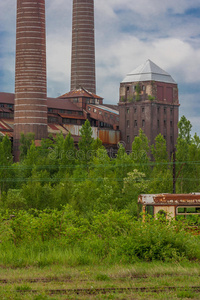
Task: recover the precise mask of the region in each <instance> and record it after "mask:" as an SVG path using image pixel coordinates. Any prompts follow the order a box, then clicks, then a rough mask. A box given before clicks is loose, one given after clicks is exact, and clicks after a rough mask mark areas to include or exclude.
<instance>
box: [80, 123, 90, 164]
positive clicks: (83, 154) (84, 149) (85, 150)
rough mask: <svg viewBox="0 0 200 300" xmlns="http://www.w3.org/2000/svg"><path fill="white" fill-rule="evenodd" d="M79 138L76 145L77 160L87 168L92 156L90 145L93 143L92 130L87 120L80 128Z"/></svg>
mask: <svg viewBox="0 0 200 300" xmlns="http://www.w3.org/2000/svg"><path fill="white" fill-rule="evenodd" d="M80 137H81V138H80V140H79V143H78V147H79V152H78V159H79V161H80V163H81V164H86V166H87V164H88V163H89V161H90V159H91V157H92V156H93V149H92V145H93V142H94V139H93V137H92V128H91V126H90V122H89V121H88V120H86V121H85V123H84V124H83V126H82V128H81V129H80Z"/></svg>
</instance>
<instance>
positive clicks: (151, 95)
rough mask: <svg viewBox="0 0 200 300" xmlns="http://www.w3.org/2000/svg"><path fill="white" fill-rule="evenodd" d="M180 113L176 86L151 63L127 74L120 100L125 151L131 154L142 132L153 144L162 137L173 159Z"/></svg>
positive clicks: (148, 61)
mask: <svg viewBox="0 0 200 300" xmlns="http://www.w3.org/2000/svg"><path fill="white" fill-rule="evenodd" d="M178 110H179V99H178V85H177V83H176V82H175V81H174V79H173V78H172V77H171V75H170V74H168V73H167V72H166V71H164V70H163V69H161V68H160V67H159V66H157V65H156V64H155V63H153V62H152V61H151V60H147V61H146V62H145V63H144V64H142V65H140V66H139V67H137V68H136V69H135V70H133V71H132V72H130V73H129V74H127V76H126V77H125V78H124V79H123V80H122V82H121V83H120V99H119V111H120V123H119V128H120V131H121V139H122V140H123V141H124V142H125V144H126V149H127V150H131V145H132V142H133V141H134V138H135V137H136V136H137V135H138V133H139V129H140V128H141V129H142V130H143V132H144V133H145V134H146V136H147V137H148V139H149V141H150V144H153V143H154V141H155V137H156V136H157V135H158V134H159V133H161V134H162V135H163V136H164V138H165V139H166V143H167V151H168V153H169V156H170V155H171V153H172V151H173V148H174V146H175V144H176V139H177V137H178V126H177V124H178Z"/></svg>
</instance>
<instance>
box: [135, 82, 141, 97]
mask: <svg viewBox="0 0 200 300" xmlns="http://www.w3.org/2000/svg"><path fill="white" fill-rule="evenodd" d="M135 91H136V97H135V100H136V101H139V100H140V94H141V86H140V84H139V83H137V85H136V86H135Z"/></svg>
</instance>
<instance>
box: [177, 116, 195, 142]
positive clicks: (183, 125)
mask: <svg viewBox="0 0 200 300" xmlns="http://www.w3.org/2000/svg"><path fill="white" fill-rule="evenodd" d="M178 129H179V137H178V138H179V139H183V140H185V141H186V142H187V143H190V142H191V129H192V124H191V123H190V121H189V120H187V119H186V117H185V116H182V117H181V119H180V121H179V122H178Z"/></svg>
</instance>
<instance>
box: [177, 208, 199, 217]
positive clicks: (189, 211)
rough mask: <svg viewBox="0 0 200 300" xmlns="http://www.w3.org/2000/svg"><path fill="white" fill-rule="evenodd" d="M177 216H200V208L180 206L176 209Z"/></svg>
mask: <svg viewBox="0 0 200 300" xmlns="http://www.w3.org/2000/svg"><path fill="white" fill-rule="evenodd" d="M176 213H177V215H193V214H195V215H200V206H179V207H177V208H176Z"/></svg>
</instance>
